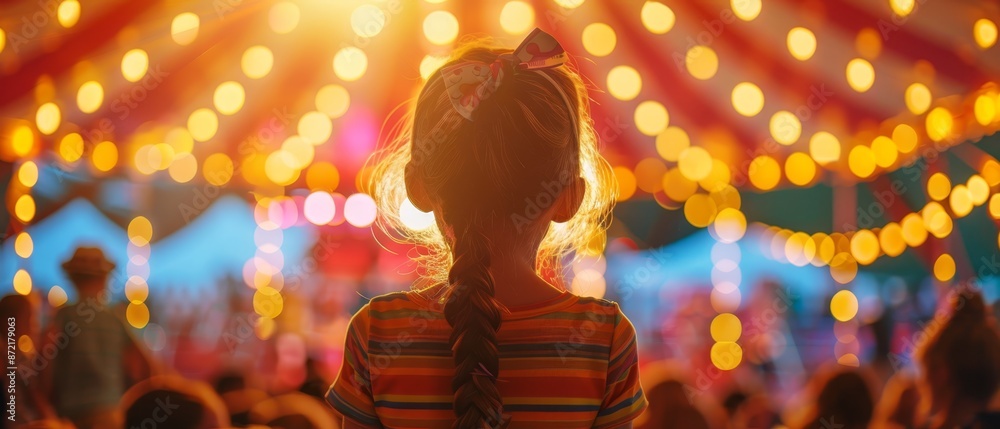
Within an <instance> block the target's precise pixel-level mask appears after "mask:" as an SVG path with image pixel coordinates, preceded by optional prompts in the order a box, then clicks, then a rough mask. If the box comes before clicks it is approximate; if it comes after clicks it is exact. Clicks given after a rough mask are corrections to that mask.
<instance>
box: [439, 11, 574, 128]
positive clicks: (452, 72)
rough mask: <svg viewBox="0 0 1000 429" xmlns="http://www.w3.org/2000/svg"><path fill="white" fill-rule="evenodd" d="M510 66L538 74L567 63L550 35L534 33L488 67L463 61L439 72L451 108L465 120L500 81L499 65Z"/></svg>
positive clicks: (500, 70)
mask: <svg viewBox="0 0 1000 429" xmlns="http://www.w3.org/2000/svg"><path fill="white" fill-rule="evenodd" d="M505 61H506V62H510V63H511V64H512V65H513V66H514V69H515V70H538V69H545V68H551V67H558V66H560V65H562V64H564V63H565V62H566V61H567V58H566V51H565V50H564V49H563V48H562V46H561V45H559V42H558V41H556V39H555V38H554V37H552V35H550V34H549V33H546V32H544V31H542V30H541V29H538V28H536V29H534V30H533V31H532V32H531V34H528V37H525V39H524V41H523V42H521V44H520V45H519V46H518V47H517V49H515V50H514V53H513V54H504V55H501V56H500V57H499V58H497V59H496V61H493V62H492V63H490V64H486V63H481V62H475V61H467V62H463V63H459V64H455V65H451V66H448V67H445V68H443V69H441V75H442V77H444V84H445V87H446V88H447V89H448V95H449V96H450V97H451V104H452V105H454V106H455V110H456V111H458V113H459V114H460V115H462V116H463V117H465V119H468V120H470V121H471V120H472V112H474V111H475V110H476V108H477V107H479V104H480V103H482V101H483V100H485V99H487V98H489V96H490V95H492V94H493V93H494V92H495V91H496V90H497V88H499V87H500V83H501V82H502V81H503V63H504V62H505Z"/></svg>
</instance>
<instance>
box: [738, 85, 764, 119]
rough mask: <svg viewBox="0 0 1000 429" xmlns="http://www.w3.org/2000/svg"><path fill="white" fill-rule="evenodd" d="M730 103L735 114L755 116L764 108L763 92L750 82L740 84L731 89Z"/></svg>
mask: <svg viewBox="0 0 1000 429" xmlns="http://www.w3.org/2000/svg"><path fill="white" fill-rule="evenodd" d="M732 102H733V108H734V109H736V112H737V113H739V114H741V115H743V116H747V117H752V116H756V115H757V114H758V113H760V111H761V109H763V108H764V92H763V91H761V90H760V88H759V87H758V86H757V85H754V84H752V83H750V82H740V83H738V84H736V86H735V87H733V94H732Z"/></svg>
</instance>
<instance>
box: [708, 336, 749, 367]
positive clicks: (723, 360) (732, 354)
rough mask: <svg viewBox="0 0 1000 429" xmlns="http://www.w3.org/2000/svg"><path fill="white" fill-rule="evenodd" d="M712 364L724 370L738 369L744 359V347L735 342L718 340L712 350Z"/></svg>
mask: <svg viewBox="0 0 1000 429" xmlns="http://www.w3.org/2000/svg"><path fill="white" fill-rule="evenodd" d="M710 355H711V356H710V357H711V360H712V365H715V367H716V368H719V369H721V370H723V371H729V370H733V369H736V367H738V366H739V365H740V362H742V361H743V348H742V347H740V345H739V344H736V343H733V342H718V343H715V344H714V345H712V350H711V352H710Z"/></svg>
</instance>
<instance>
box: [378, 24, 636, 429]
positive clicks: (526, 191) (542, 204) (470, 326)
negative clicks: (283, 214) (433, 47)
mask: <svg viewBox="0 0 1000 429" xmlns="http://www.w3.org/2000/svg"><path fill="white" fill-rule="evenodd" d="M525 58H529V59H531V61H529V62H530V64H528V62H525V61H524V59H525ZM564 59H565V53H563V51H562V48H561V47H559V45H558V43H557V42H555V40H554V39H553V38H552V37H551V36H549V35H548V34H545V33H544V32H541V31H539V30H536V31H535V32H533V33H531V35H529V36H528V38H527V39H526V40H525V42H524V43H522V45H521V46H520V47H519V48H518V49H517V50H514V51H512V50H510V49H503V48H498V47H495V46H492V45H490V44H489V43H486V42H474V43H470V44H467V45H466V46H464V47H462V48H459V49H458V50H457V51H456V52H455V53H454V54H453V55H452V58H451V59H450V61H448V62H447V63H446V64H445V65H444V66H443V67H442V68H441V70H439V71H438V72H436V73H434V74H433V75H431V77H430V78H428V80H427V82H426V83H425V84H424V86H423V89H422V90H421V91H420V94H419V96H418V98H417V100H416V105H415V109H414V111H413V112H412V115H411V118H410V121H409V122H408V123H406V124H405V125H404V126H403V127H402V129H400V130H397V134H398V135H397V138H395V139H394V142H395V144H393V145H391V146H390V147H388V148H386V149H385V150H383V151H381V152H380V153H379V154H378V155H377V157H378V159H379V163H378V165H377V166H376V168H375V172H374V174H373V188H374V191H375V196H376V201H377V202H378V203H379V205H380V207H379V208H380V210H379V212H380V214H381V216H380V219H379V224H380V226H382V227H383V228H385V229H387V230H388V231H390V233H393V234H394V235H398V236H402V237H403V239H404V240H407V241H410V242H413V243H416V244H419V245H420V246H421V247H422V248H424V249H426V251H425V252H420V253H421V257H420V258H419V261H420V262H423V267H424V269H425V273H426V274H427V277H428V278H430V279H432V280H434V281H442V282H444V281H445V279H447V280H446V283H447V284H449V285H450V286H451V289H450V293H449V297H448V299H447V303H446V305H445V316H446V318H447V319H448V322H449V323H450V324H451V325H452V327H453V334H452V348H453V351H454V355H455V363H456V373H455V380H454V385H453V387H454V389H455V392H456V395H455V411H456V415H457V417H458V420H457V422H456V425H457V427H473V426H477V427H478V426H481V424H482V423H483V422H493V423H496V422H497V421H499V416H500V412H501V409H502V407H501V402H500V396H499V393H498V392H497V390H496V385H495V380H494V378H495V377H494V375H496V374H497V372H498V369H499V368H498V366H499V361H498V359H497V350H496V331H497V329H498V328H499V326H500V312H501V310H500V308H501V306H500V305H499V303H498V302H496V300H495V298H494V285H493V278H492V275H491V273H490V265H491V261H495V260H498V259H500V258H504V259H505V260H514V261H521V262H524V263H526V264H529V265H528V266H533V267H534V268H535V269H536V270H539V271H540V272H541V271H542V270H553V271H554V270H555V269H556V268H557V267H558V266H559V261H560V260H561V259H562V258H563V257H564V256H566V255H567V254H571V253H574V252H576V253H577V254H579V253H580V251H582V250H584V249H586V248H587V245H588V243H589V242H590V241H591V240H592V239H593V238H595V237H597V236H600V234H603V227H604V226H605V223H606V220H607V219H608V218H607V216H608V214H609V209H610V206H611V204H612V203H613V201H614V197H615V194H614V192H615V191H614V190H616V189H617V186H615V185H614V176H613V174H612V172H611V169H610V167H609V166H608V165H607V162H606V161H605V160H604V159H603V158H602V157H601V156H600V154H599V153H598V150H597V137H596V135H595V133H594V129H593V126H592V124H591V121H590V116H589V105H588V98H587V94H586V88H585V87H584V84H583V82H582V80H581V78H580V76H579V75H578V74H577V73H576V72H575V71H574V70H573V69H572V68H571V67H570V66H569V65H568V64H561V61H564ZM538 65H541V66H542V68H535V66H538ZM463 73H464V74H465V77H466V78H469V79H471V80H467V81H465V82H456V81H457V80H460V79H458V77H459V75H460V74H463ZM484 82H485V83H484ZM463 94H465V95H466V96H463ZM453 98H454V99H455V100H454V101H453ZM404 184H405V187H404V186H403V185H404ZM407 200H408V201H409V202H410V203H411V204H412V205H413V206H415V207H416V208H417V209H419V210H421V211H424V212H433V213H434V217H435V221H436V228H434V227H433V226H432V227H430V228H426V229H422V230H416V229H412V228H409V227H407V224H406V222H405V221H406V219H404V218H403V217H401V214H400V212H401V211H402V210H400V207H402V206H404V204H405V202H406V201H407ZM402 216H405V214H403V215H402Z"/></svg>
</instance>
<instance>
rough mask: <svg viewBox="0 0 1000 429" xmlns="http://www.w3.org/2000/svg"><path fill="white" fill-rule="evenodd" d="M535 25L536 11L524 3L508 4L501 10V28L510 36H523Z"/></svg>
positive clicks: (515, 0)
mask: <svg viewBox="0 0 1000 429" xmlns="http://www.w3.org/2000/svg"><path fill="white" fill-rule="evenodd" d="M534 25H535V9H534V8H533V7H531V5H530V4H528V3H525V2H523V1H519V0H514V1H510V2H507V4H505V5H504V6H503V9H501V10H500V27H501V28H503V30H504V31H506V32H507V33H510V34H523V33H527V32H528V30H531V28H532V27H533V26H534Z"/></svg>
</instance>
